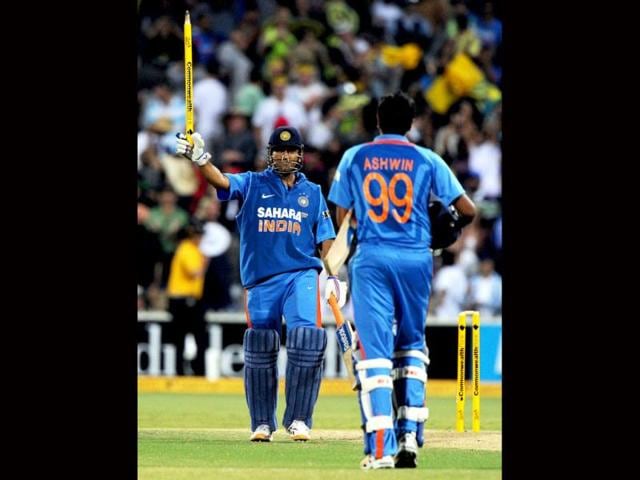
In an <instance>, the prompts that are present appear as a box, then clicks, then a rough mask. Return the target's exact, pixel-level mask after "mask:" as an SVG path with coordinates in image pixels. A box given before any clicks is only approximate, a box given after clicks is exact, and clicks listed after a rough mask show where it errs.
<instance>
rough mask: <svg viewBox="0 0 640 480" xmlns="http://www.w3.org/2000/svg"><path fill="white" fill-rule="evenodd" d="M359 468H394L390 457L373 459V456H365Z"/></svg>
mask: <svg viewBox="0 0 640 480" xmlns="http://www.w3.org/2000/svg"><path fill="white" fill-rule="evenodd" d="M360 468H361V469H363V470H377V469H379V468H394V462H393V457H392V456H391V455H385V456H384V457H382V458H375V457H374V456H373V455H367V456H366V457H364V458H363V459H362V461H361V462H360Z"/></svg>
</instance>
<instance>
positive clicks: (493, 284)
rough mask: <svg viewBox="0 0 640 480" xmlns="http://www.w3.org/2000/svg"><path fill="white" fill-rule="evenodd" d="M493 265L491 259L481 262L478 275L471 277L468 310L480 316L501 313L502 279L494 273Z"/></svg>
mask: <svg viewBox="0 0 640 480" xmlns="http://www.w3.org/2000/svg"><path fill="white" fill-rule="evenodd" d="M494 265H495V264H494V261H493V260H492V259H491V258H485V259H483V260H481V261H480V270H479V272H478V274H477V275H474V276H473V277H471V287H470V292H469V299H470V308H471V309H473V310H478V311H479V312H480V315H481V316H488V317H491V316H495V315H500V314H501V313H502V277H501V276H500V275H499V274H498V273H496V271H495V269H494Z"/></svg>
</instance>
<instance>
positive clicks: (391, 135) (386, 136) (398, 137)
mask: <svg viewBox="0 0 640 480" xmlns="http://www.w3.org/2000/svg"><path fill="white" fill-rule="evenodd" d="M378 140H401V141H403V142H407V143H410V142H409V139H408V138H407V137H405V136H404V135H398V134H397V133H385V134H383V135H377V136H376V137H375V138H374V139H373V141H374V142H376V141H378Z"/></svg>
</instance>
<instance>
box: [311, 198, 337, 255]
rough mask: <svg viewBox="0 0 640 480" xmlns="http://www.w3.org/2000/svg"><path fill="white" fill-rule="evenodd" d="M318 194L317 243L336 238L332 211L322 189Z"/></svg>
mask: <svg viewBox="0 0 640 480" xmlns="http://www.w3.org/2000/svg"><path fill="white" fill-rule="evenodd" d="M318 195H319V196H320V201H319V202H318V217H317V218H316V229H315V231H316V245H317V244H319V243H322V242H324V241H325V240H330V239H332V238H336V231H335V229H334V228H333V221H332V220H331V213H330V212H329V208H328V207H327V202H326V201H325V199H324V196H323V195H322V192H321V191H320V189H318Z"/></svg>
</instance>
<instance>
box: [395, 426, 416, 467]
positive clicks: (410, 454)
mask: <svg viewBox="0 0 640 480" xmlns="http://www.w3.org/2000/svg"><path fill="white" fill-rule="evenodd" d="M395 461H396V468H416V467H417V466H418V442H417V441H416V432H406V433H403V434H402V435H401V436H400V438H399V439H398V453H396V456H395Z"/></svg>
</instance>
